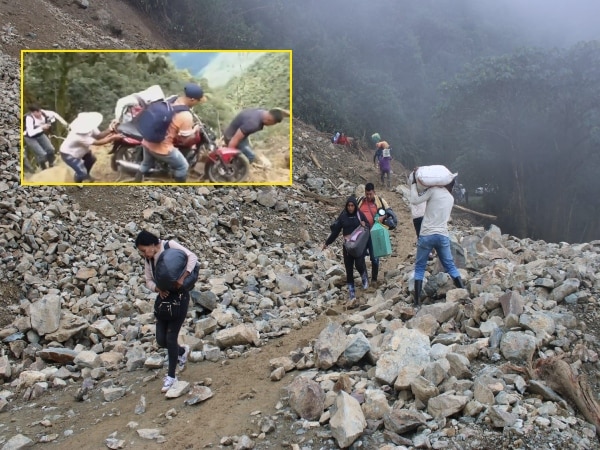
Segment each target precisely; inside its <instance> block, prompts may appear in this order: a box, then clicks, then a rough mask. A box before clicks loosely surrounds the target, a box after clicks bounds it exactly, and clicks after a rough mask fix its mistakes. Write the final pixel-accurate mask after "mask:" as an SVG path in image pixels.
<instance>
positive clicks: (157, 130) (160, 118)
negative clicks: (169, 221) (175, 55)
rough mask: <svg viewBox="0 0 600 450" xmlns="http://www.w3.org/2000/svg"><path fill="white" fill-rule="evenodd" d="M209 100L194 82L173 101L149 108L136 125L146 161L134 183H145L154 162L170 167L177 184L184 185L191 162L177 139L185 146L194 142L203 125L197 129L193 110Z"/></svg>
mask: <svg viewBox="0 0 600 450" xmlns="http://www.w3.org/2000/svg"><path fill="white" fill-rule="evenodd" d="M205 101H206V97H205V96H204V91H203V90H202V87H200V86H199V85H197V84H195V83H188V84H186V85H185V88H184V93H183V95H180V96H178V97H177V98H176V99H175V100H174V101H165V100H162V101H157V102H153V103H151V104H149V105H147V106H146V107H145V108H144V109H143V110H142V111H141V112H140V113H139V115H138V116H136V119H135V122H136V126H137V128H138V129H139V131H140V133H141V135H142V137H143V138H144V139H143V140H142V146H143V152H144V159H143V161H142V163H141V164H140V168H139V170H138V172H137V173H136V175H135V182H137V183H140V182H142V181H143V179H144V176H145V175H146V174H147V173H148V172H149V171H150V169H152V166H153V165H154V161H155V160H160V161H163V162H165V163H166V164H168V165H169V167H170V168H171V170H172V171H173V178H174V179H175V182H177V183H185V182H186V180H187V173H188V168H189V163H188V162H187V160H186V158H185V157H184V156H183V154H182V153H181V152H180V151H179V150H178V149H177V147H175V145H174V141H175V140H176V139H177V141H178V142H180V143H181V145H182V146H186V144H187V142H190V141H193V140H194V138H195V135H196V133H197V132H198V130H199V129H200V125H199V124H197V125H195V126H194V117H193V115H192V113H191V111H190V109H191V108H193V107H194V106H196V105H198V104H200V103H203V102H205Z"/></svg>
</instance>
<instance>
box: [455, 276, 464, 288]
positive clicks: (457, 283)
mask: <svg viewBox="0 0 600 450" xmlns="http://www.w3.org/2000/svg"><path fill="white" fill-rule="evenodd" d="M452 281H454V286H456V287H457V288H462V289H464V288H465V285H464V284H463V280H462V278H461V277H452Z"/></svg>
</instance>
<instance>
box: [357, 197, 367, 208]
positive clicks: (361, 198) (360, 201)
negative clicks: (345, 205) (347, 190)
mask: <svg viewBox="0 0 600 450" xmlns="http://www.w3.org/2000/svg"><path fill="white" fill-rule="evenodd" d="M364 199H365V196H364V195H361V196H360V197H358V200H356V207H357V208H360V204H361V203H362V202H363V200H364Z"/></svg>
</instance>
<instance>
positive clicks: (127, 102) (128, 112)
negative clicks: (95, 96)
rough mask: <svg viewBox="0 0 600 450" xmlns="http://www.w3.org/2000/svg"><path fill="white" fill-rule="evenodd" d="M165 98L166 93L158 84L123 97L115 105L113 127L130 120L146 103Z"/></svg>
mask: <svg viewBox="0 0 600 450" xmlns="http://www.w3.org/2000/svg"><path fill="white" fill-rule="evenodd" d="M164 98H165V94H164V92H163V90H162V88H161V87H160V86H159V85H158V84H155V85H154V86H150V87H149V88H148V89H144V90H143V91H140V92H135V93H133V94H129V95H126V96H125V97H121V98H120V99H119V100H117V104H116V105H115V118H114V120H113V121H112V122H111V128H113V129H114V128H115V127H116V125H117V124H119V123H126V122H130V121H131V120H132V119H133V117H134V116H135V115H136V114H137V113H138V112H139V111H140V110H141V109H142V108H143V105H144V104H146V103H152V102H155V101H158V100H164Z"/></svg>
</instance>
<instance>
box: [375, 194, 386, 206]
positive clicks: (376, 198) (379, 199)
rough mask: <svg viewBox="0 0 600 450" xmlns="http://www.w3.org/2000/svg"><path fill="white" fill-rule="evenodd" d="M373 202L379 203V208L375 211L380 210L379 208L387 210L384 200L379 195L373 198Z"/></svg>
mask: <svg viewBox="0 0 600 450" xmlns="http://www.w3.org/2000/svg"><path fill="white" fill-rule="evenodd" d="M375 201H376V202H379V207H378V208H377V209H380V208H383V209H388V204H387V202H386V201H385V200H384V199H382V198H381V197H380V196H379V195H377V196H375Z"/></svg>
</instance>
